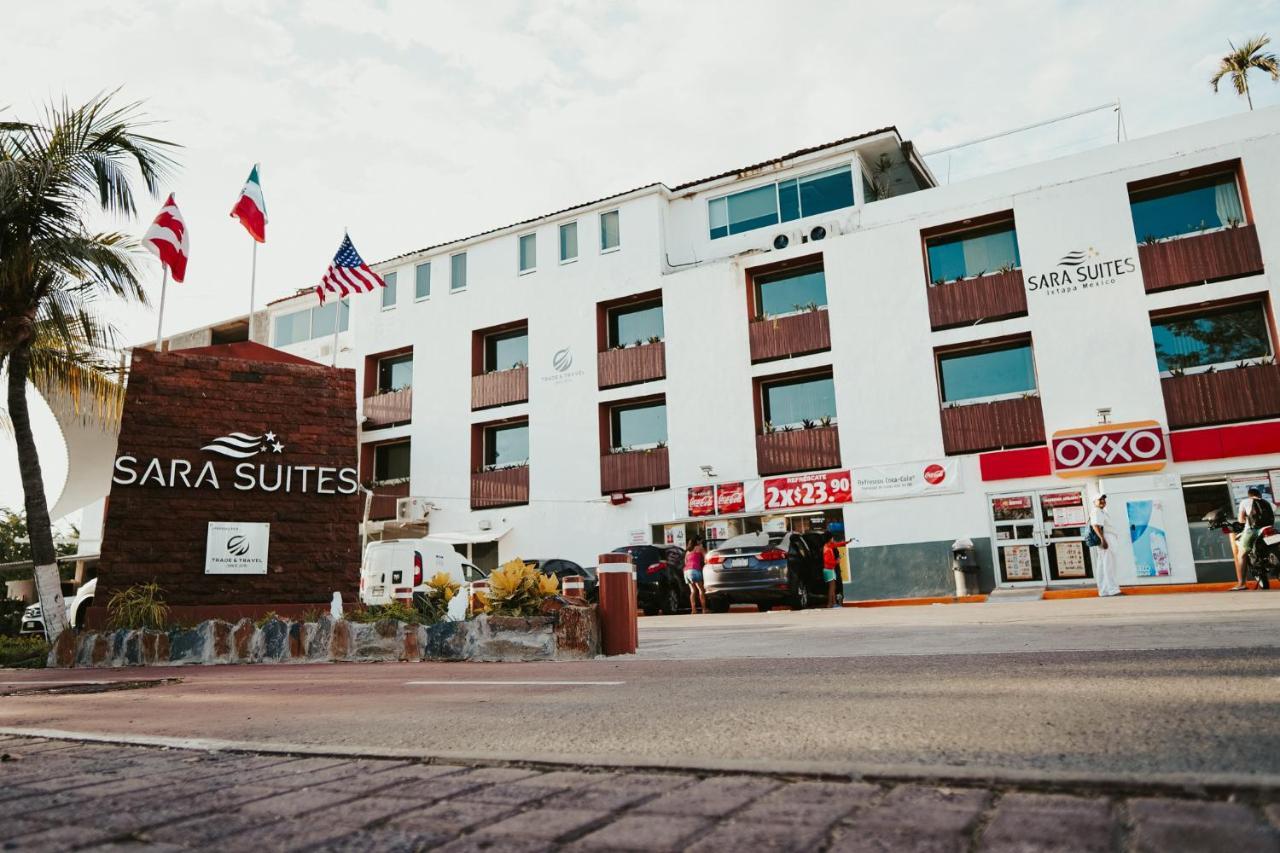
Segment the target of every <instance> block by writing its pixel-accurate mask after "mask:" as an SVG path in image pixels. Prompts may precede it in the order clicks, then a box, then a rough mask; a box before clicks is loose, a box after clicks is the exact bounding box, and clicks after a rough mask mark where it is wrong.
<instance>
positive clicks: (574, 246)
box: [560, 222, 578, 263]
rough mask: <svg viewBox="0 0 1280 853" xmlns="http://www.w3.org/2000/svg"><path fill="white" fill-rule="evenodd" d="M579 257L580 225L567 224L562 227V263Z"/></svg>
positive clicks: (574, 223)
mask: <svg viewBox="0 0 1280 853" xmlns="http://www.w3.org/2000/svg"><path fill="white" fill-rule="evenodd" d="M576 257H578V223H576V222H567V223H565V224H564V225H561V226H560V262H561V263H564V262H565V261H572V260H573V259H574V258H576Z"/></svg>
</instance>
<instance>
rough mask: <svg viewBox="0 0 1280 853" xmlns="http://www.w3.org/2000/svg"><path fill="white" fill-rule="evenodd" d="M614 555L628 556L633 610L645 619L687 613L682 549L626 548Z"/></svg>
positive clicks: (666, 547)
mask: <svg viewBox="0 0 1280 853" xmlns="http://www.w3.org/2000/svg"><path fill="white" fill-rule="evenodd" d="M613 553H615V554H629V555H630V556H631V562H632V563H633V564H634V565H635V572H636V599H637V600H636V606H637V607H639V608H640V610H641V611H643V612H644V614H645V615H646V616H657V615H658V614H659V613H668V614H675V613H679V612H680V611H681V610H685V611H687V610H688V609H689V585H688V584H686V583H685V582H684V549H683V548H681V547H679V546H678V545H664V546H662V547H659V546H657V545H626V546H623V547H622V548H614V549H613Z"/></svg>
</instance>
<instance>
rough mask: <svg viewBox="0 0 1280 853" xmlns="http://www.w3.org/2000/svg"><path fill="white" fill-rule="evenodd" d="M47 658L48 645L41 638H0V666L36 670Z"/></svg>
mask: <svg viewBox="0 0 1280 853" xmlns="http://www.w3.org/2000/svg"><path fill="white" fill-rule="evenodd" d="M48 658H49V644H48V643H46V642H45V641H44V637H41V636H26V637H0V666H14V667H22V668H24V669H37V668H39V667H43V666H44V665H45V661H46V660H48Z"/></svg>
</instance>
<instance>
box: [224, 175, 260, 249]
mask: <svg viewBox="0 0 1280 853" xmlns="http://www.w3.org/2000/svg"><path fill="white" fill-rule="evenodd" d="M231 216H232V218H234V219H239V220H240V224H241V225H243V226H244V228H245V230H246V231H248V232H249V235H250V236H251V237H253V239H255V240H257V241H258V242H259V243H265V242H267V204H266V202H264V201H263V200H262V182H261V181H260V180H258V164H257V163H254V164H253V171H252V172H250V173H249V180H247V181H245V182H244V189H242V190H240V198H238V199H237V200H236V206H235V207H233V208H231Z"/></svg>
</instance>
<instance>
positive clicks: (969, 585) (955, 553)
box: [951, 539, 978, 597]
mask: <svg viewBox="0 0 1280 853" xmlns="http://www.w3.org/2000/svg"><path fill="white" fill-rule="evenodd" d="M951 571H952V573H953V574H954V575H955V579H956V596H957V597H959V596H963V595H977V594H978V549H977V548H974V547H973V541H972V540H970V539H957V540H956V541H954V542H952V543H951Z"/></svg>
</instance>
